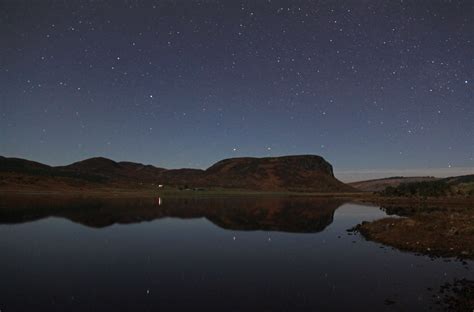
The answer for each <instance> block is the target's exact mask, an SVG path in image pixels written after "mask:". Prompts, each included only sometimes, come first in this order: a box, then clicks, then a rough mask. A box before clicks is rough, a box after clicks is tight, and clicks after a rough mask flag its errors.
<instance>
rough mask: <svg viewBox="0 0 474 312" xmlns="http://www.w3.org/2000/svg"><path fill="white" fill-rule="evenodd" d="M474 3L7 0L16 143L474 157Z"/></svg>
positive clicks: (405, 163)
mask: <svg viewBox="0 0 474 312" xmlns="http://www.w3.org/2000/svg"><path fill="white" fill-rule="evenodd" d="M473 16H474V2H473V1H472V0H467V1H432V0H429V1H428V0H426V1H393V0H390V1H381V0H373V1H371V0H360V1H248V2H246V1H244V2H242V1H17V0H16V1H14V0H0V39H1V41H0V154H1V155H4V156H12V157H22V158H27V159H32V160H36V161H40V162H43V163H47V164H51V165H62V164H68V163H71V162H74V161H78V160H82V159H84V158H88V157H93V156H104V157H108V158H112V159H114V160H117V161H119V160H130V161H135V162H142V163H147V164H153V165H156V166H161V167H167V168H178V167H195V168H206V167H208V166H209V165H211V164H212V163H214V162H215V161H218V160H220V159H223V158H228V157H238V156H278V155H288V154H318V155H321V156H323V157H325V158H326V159H327V160H328V161H329V162H331V163H332V164H333V165H334V167H335V168H336V170H338V171H340V172H341V176H344V172H345V174H346V176H344V177H345V179H346V180H348V179H350V177H348V176H347V174H349V175H352V176H354V175H357V174H358V173H360V172H362V173H364V174H366V176H367V177H368V176H370V174H371V173H374V172H379V173H381V174H382V175H383V174H386V172H387V171H388V170H389V169H391V170H392V169H393V170H394V172H396V170H402V169H403V170H406V171H404V172H405V173H407V175H410V174H413V173H419V172H421V171H420V170H419V169H420V168H422V169H423V168H428V169H427V171H426V173H433V174H439V173H440V172H444V173H445V174H450V173H452V172H454V171H456V170H458V171H459V172H460V173H463V172H465V173H468V171H470V170H471V171H472V169H469V168H473V167H474V92H473V83H474V46H473V40H474V18H473ZM421 173H423V172H421ZM364 174H363V175H364Z"/></svg>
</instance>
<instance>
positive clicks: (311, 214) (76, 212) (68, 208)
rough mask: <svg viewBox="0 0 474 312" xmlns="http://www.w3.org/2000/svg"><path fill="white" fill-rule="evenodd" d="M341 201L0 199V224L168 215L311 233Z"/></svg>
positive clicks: (97, 224) (97, 223)
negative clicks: (56, 218) (54, 218)
mask: <svg viewBox="0 0 474 312" xmlns="http://www.w3.org/2000/svg"><path fill="white" fill-rule="evenodd" d="M342 203H343V202H342V201H339V200H332V199H310V198H301V197H300V198H296V197H291V198H290V197H285V198H265V197H262V198H240V197H233V198H185V199H184V198H166V199H163V200H161V199H160V200H159V199H158V198H156V199H152V198H141V199H130V198H110V199H91V198H58V197H54V198H53V197H49V198H43V197H41V198H40V197H27V198H3V199H0V224H15V223H23V222H29V221H35V220H39V219H43V218H47V217H62V218H66V219H69V220H71V221H73V222H76V223H80V224H83V225H85V226H89V227H94V228H102V227H106V226H110V225H113V224H130V223H137V222H142V221H152V220H156V219H161V218H166V217H172V218H180V219H194V218H206V219H208V220H209V221H211V222H212V223H214V224H216V225H217V226H219V227H221V228H224V229H228V230H244V231H253V230H264V231H282V232H300V233H314V232H319V231H322V230H324V229H325V228H326V227H327V226H328V225H329V224H331V223H332V221H333V218H334V211H335V210H336V209H337V208H338V207H339V206H340V205H341V204H342Z"/></svg>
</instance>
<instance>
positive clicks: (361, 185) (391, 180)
mask: <svg viewBox="0 0 474 312" xmlns="http://www.w3.org/2000/svg"><path fill="white" fill-rule="evenodd" d="M437 179H438V178H435V177H388V178H381V179H371V180H365V181H357V182H351V183H348V184H349V185H350V186H352V187H354V188H356V189H358V190H360V191H365V192H380V191H383V190H385V188H387V187H388V186H392V187H397V186H399V185H400V184H402V183H412V182H424V181H434V180H437Z"/></svg>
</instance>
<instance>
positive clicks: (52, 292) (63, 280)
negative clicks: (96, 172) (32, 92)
mask: <svg viewBox="0 0 474 312" xmlns="http://www.w3.org/2000/svg"><path fill="white" fill-rule="evenodd" d="M386 216H387V215H386V213H385V212H384V211H383V210H382V209H380V208H379V207H377V206H371V205H360V204H354V203H350V202H345V201H343V200H335V199H321V198H319V199H317V198H305V197H240V196H239V197H209V198H206V197H196V198H193V197H191V198H158V197H156V198H139V199H136V198H108V199H106V198H102V199H94V198H87V197H74V198H66V197H54V196H51V197H46V198H43V197H41V198H38V197H31V198H30V197H22V198H11V199H10V198H2V199H1V200H0V310H1V311H2V312H9V311H158V310H161V311H170V310H186V311H194V310H199V311H201V310H208V311H364V310H365V311H425V310H437V309H440V306H439V305H436V304H435V302H436V301H437V300H438V299H437V289H439V288H440V287H441V286H442V285H443V284H444V283H447V282H453V281H454V280H455V279H460V278H467V279H474V270H473V269H474V263H473V262H470V261H468V262H467V264H466V263H464V264H463V263H461V262H459V261H455V260H450V259H441V258H437V259H432V258H430V257H428V256H420V255H415V254H413V253H409V252H402V251H399V250H396V249H393V248H390V247H387V246H384V245H382V244H379V243H375V242H371V241H367V240H365V239H364V238H363V237H362V236H361V235H360V234H357V233H350V232H347V229H350V228H352V227H354V226H355V225H356V224H358V223H360V222H362V221H370V220H375V219H379V218H383V217H386Z"/></svg>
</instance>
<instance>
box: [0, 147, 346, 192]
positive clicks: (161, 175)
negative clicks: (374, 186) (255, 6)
mask: <svg viewBox="0 0 474 312" xmlns="http://www.w3.org/2000/svg"><path fill="white" fill-rule="evenodd" d="M0 177H1V180H0V187H2V186H3V187H6V186H8V185H10V186H12V185H16V186H17V187H21V185H24V184H28V185H30V186H31V185H32V186H35V185H36V186H38V187H40V188H41V187H44V186H45V185H46V186H47V185H49V186H50V187H53V188H54V183H55V182H57V183H61V184H62V185H66V186H67V185H69V186H73V187H87V186H91V185H88V183H95V184H94V185H92V186H94V187H99V186H101V185H102V186H104V185H107V186H111V187H119V186H127V185H128V186H133V187H138V186H139V185H147V186H156V185H158V184H162V185H165V186H166V187H169V186H171V187H180V188H203V187H204V188H208V187H212V188H216V187H217V188H237V189H247V190H261V191H300V192H353V191H354V190H355V189H354V188H352V187H351V186H348V185H346V184H344V183H342V182H341V181H339V180H337V179H336V178H335V177H334V173H333V168H332V166H331V164H329V163H328V162H327V161H326V160H324V158H322V157H320V156H315V155H298V156H282V157H265V158H251V157H244V158H231V159H225V160H222V161H219V162H217V163H216V164H214V165H212V166H211V167H209V168H208V169H206V170H200V169H186V168H185V169H164V168H158V167H154V166H151V165H143V164H139V163H133V162H116V161H113V160H111V159H107V158H103V157H94V158H90V159H86V160H83V161H79V162H75V163H73V164H70V165H67V166H58V167H51V166H47V165H43V164H40V163H36V162H32V161H29V160H24V159H19V158H6V157H2V158H1V159H0Z"/></svg>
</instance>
